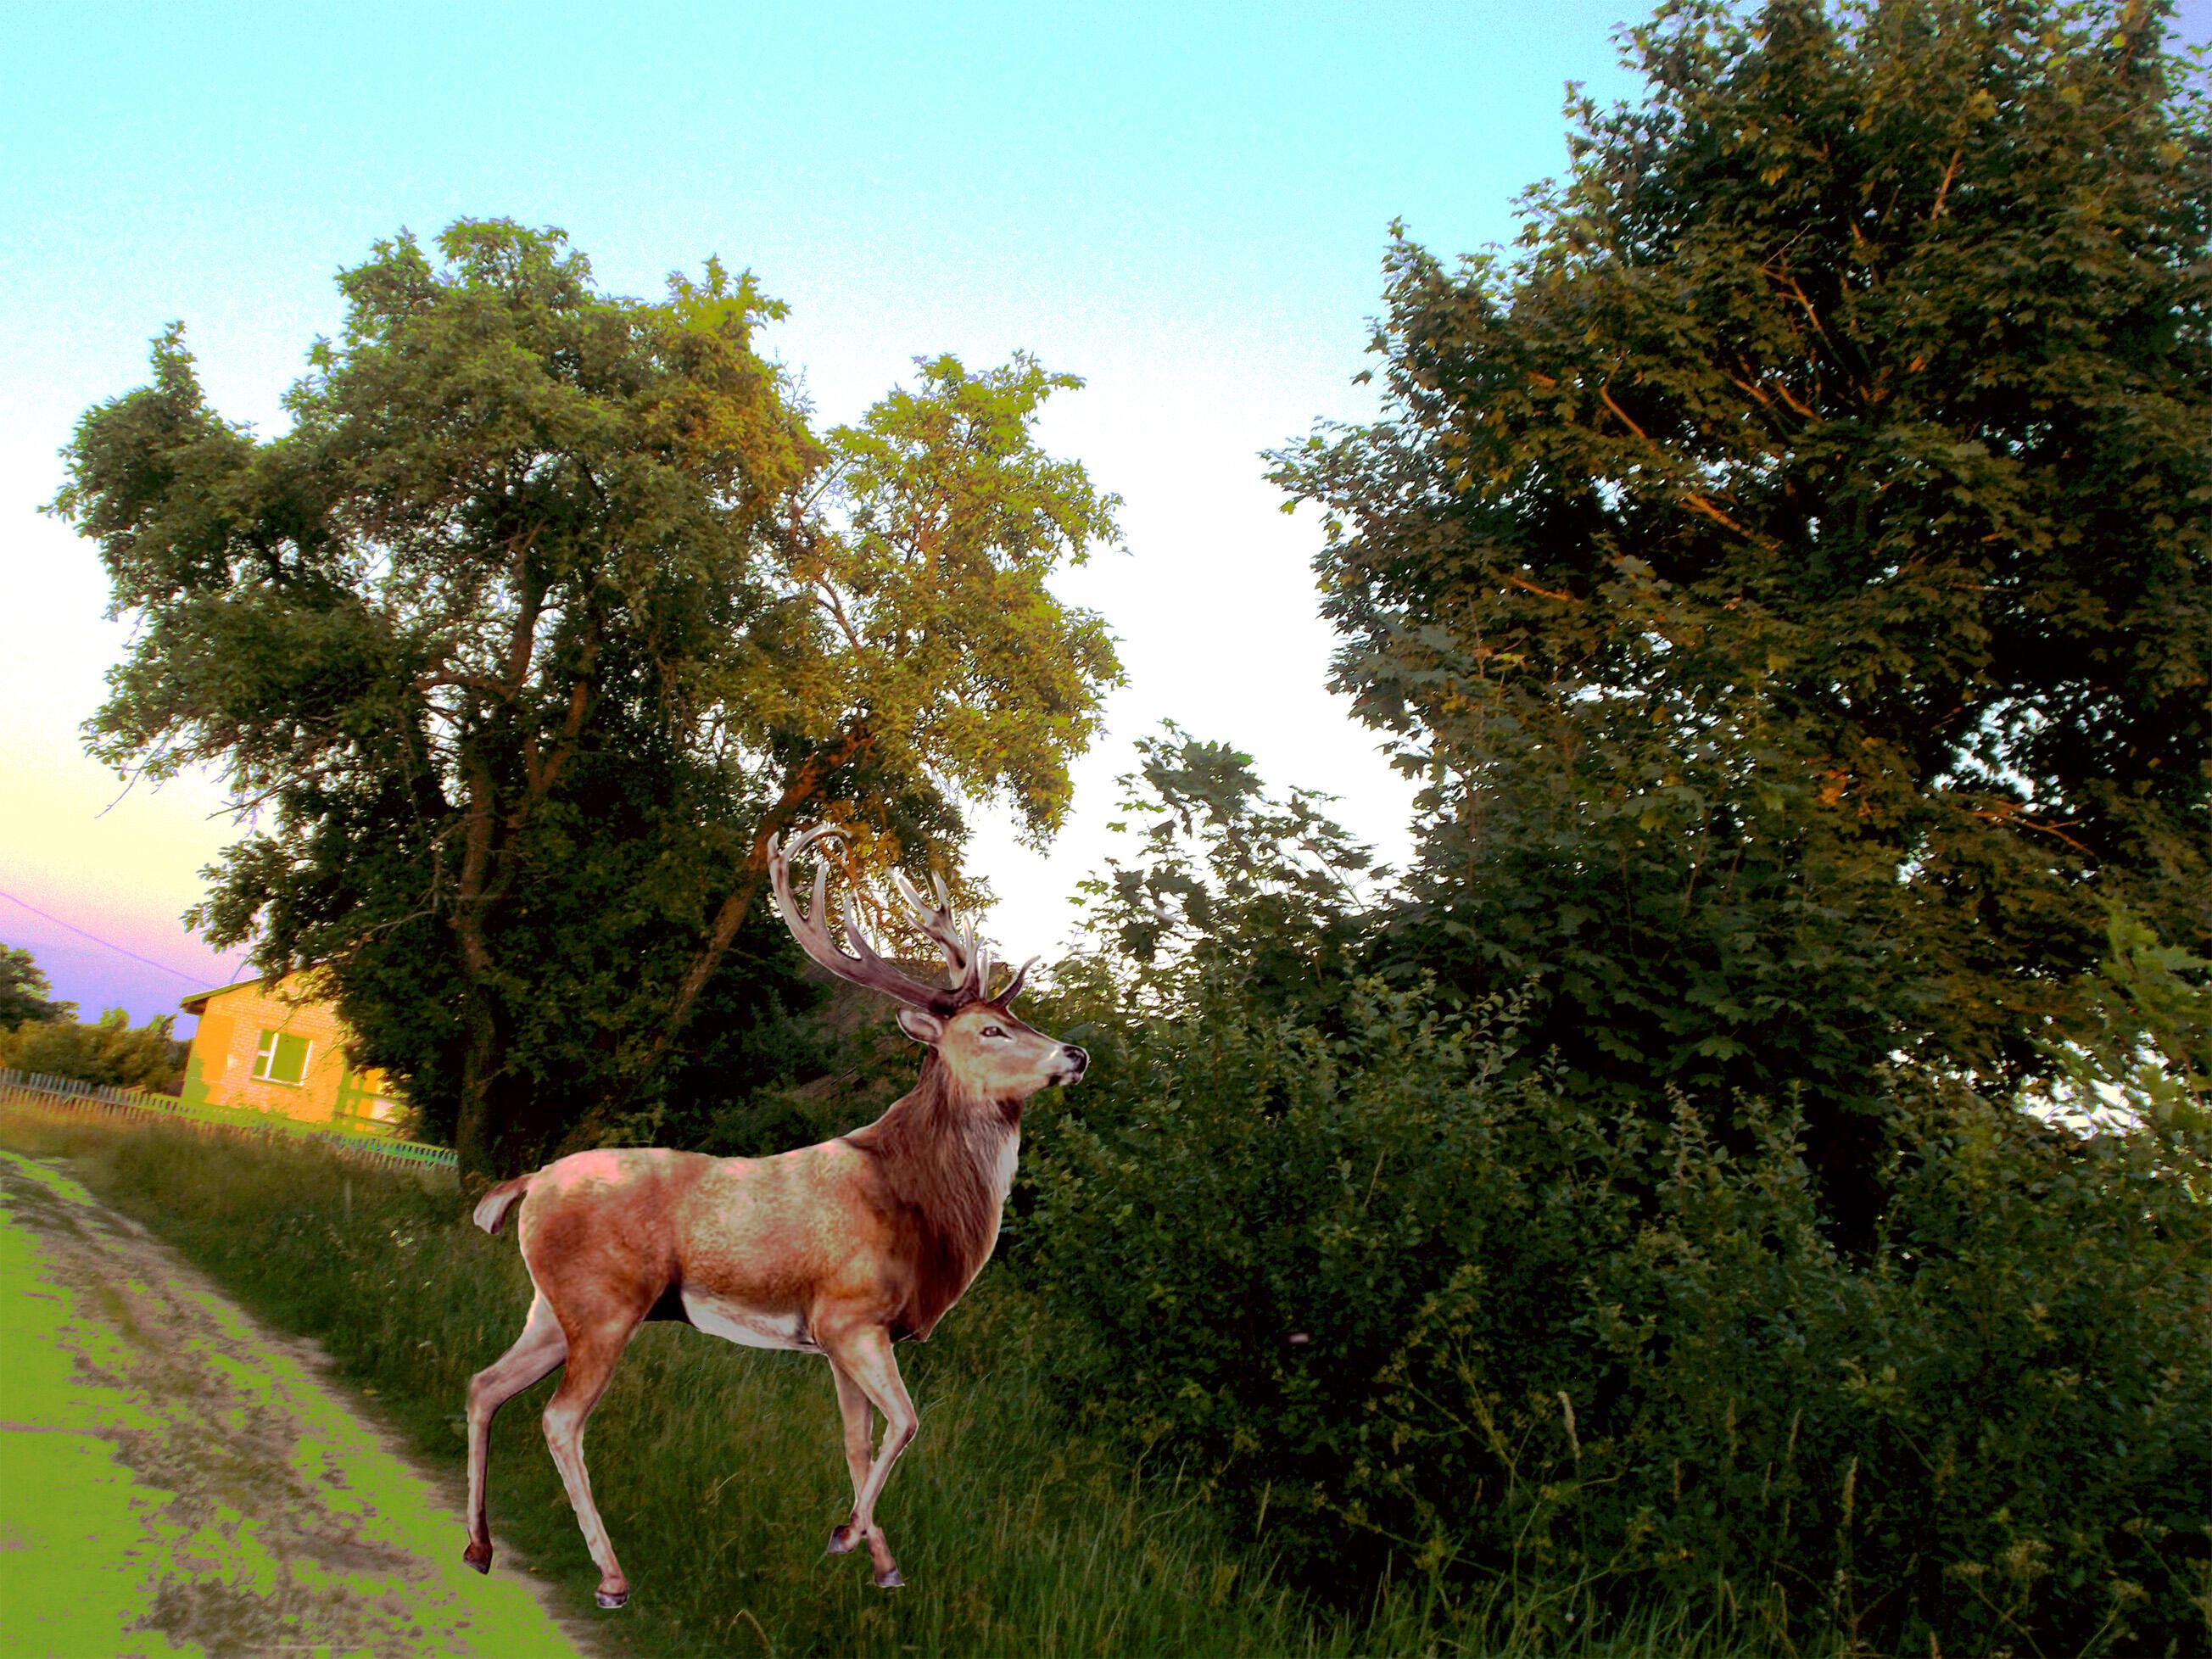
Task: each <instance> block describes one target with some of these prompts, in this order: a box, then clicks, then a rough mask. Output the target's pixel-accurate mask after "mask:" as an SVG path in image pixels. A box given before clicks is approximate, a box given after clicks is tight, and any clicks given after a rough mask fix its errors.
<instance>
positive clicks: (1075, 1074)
mask: <svg viewBox="0 0 2212 1659" xmlns="http://www.w3.org/2000/svg"><path fill="white" fill-rule="evenodd" d="M1060 1058H1061V1059H1062V1060H1065V1061H1066V1062H1067V1065H1068V1066H1069V1068H1070V1069H1069V1071H1068V1073H1067V1080H1068V1081H1069V1082H1070V1083H1073V1082H1074V1081H1075V1079H1078V1078H1079V1077H1081V1076H1082V1075H1083V1073H1085V1071H1087V1070H1088V1069H1089V1068H1090V1066H1091V1056H1090V1055H1089V1054H1085V1053H1084V1051H1083V1050H1082V1049H1080V1048H1077V1047H1076V1046H1075V1045H1074V1044H1073V1043H1072V1042H1064V1043H1062V1044H1061V1045H1060Z"/></svg>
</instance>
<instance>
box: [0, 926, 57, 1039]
mask: <svg viewBox="0 0 2212 1659" xmlns="http://www.w3.org/2000/svg"><path fill="white" fill-rule="evenodd" d="M53 988H54V987H52V985H50V984H48V983H47V982H46V974H45V972H44V971H43V970H42V969H40V966H39V964H38V963H36V962H34V961H33V960H32V958H31V953H30V952H29V951H26V950H24V949H23V948H22V947H21V945H0V1031H6V1030H11V1029H13V1028H14V1027H15V1026H18V1025H21V1024H23V1022H24V1021H26V1020H37V1021H40V1022H41V1023H45V1022H49V1021H55V1020H68V1019H74V1018H76V1004H75V1003H74V1002H57V1001H56V1000H54V999H53V996H52V991H53Z"/></svg>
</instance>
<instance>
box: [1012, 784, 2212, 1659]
mask: <svg viewBox="0 0 2212 1659" xmlns="http://www.w3.org/2000/svg"><path fill="white" fill-rule="evenodd" d="M1160 781H1162V780H1156V781H1155V785H1156V787H1158V784H1159V782H1160ZM1258 799H1259V798H1258V797H1257V796H1256V795H1255V794H1248V795H1246V796H1244V797H1243V801H1244V805H1243V809H1242V810H1243V813H1244V815H1245V817H1244V823H1245V826H1246V827H1249V824H1250V823H1253V822H1255V821H1257V820H1258V819H1259V818H1260V817H1263V816H1264V815H1265V812H1266V810H1267V809H1266V808H1265V806H1264V805H1263V804H1255V802H1257V801H1258ZM1235 827H1236V826H1234V825H1232V826H1231V831H1232V832H1229V833H1225V832H1224V831H1223V830H1222V829H1219V828H1216V829H1213V830H1212V832H1211V834H1210V836H1209V838H1208V841H1207V843H1206V847H1205V848H1204V849H1203V850H1202V851H1201V850H1198V849H1194V848H1189V847H1188V845H1184V846H1182V847H1178V848H1172V849H1170V857H1169V859H1168V863H1169V865H1170V867H1179V868H1182V869H1185V870H1191V869H1195V870H1197V871H1199V872H1203V876H1204V884H1205V885H1207V886H1209V887H1218V886H1224V885H1227V884H1232V883H1233V882H1234V881H1235V880H1236V879H1237V878H1238V874H1239V866H1241V865H1242V864H1243V862H1244V861H1245V859H1246V854H1244V853H1243V851H1242V850H1240V849H1242V848H1245V847H1247V846H1249V842H1250V838H1249V837H1248V836H1244V835H1242V834H1238V833H1234V832H1233V830H1234V829H1235ZM1159 844H1160V843H1159V840H1158V838H1157V837H1156V838H1155V839H1154V840H1153V842H1152V848H1153V849H1154V850H1158V847H1159ZM1142 885H1143V884H1142V883H1141V882H1139V884H1138V887H1139V890H1142ZM1117 892H1118V889H1117V888H1115V887H1114V886H1112V885H1110V884H1109V885H1108V886H1107V887H1106V888H1105V889H1104V891H1103V893H1102V894H1101V899H1102V902H1103V903H1105V904H1106V905H1107V906H1108V908H1109V913H1110V911H1111V908H1112V906H1113V904H1114V903H1115V897H1114V896H1115V894H1116V893H1117ZM1217 914H1218V915H1223V916H1225V917H1228V918H1230V919H1231V921H1233V920H1234V919H1235V918H1236V916H1237V912H1235V911H1234V910H1228V911H1224V912H1219V913H1217ZM1245 943H1246V941H1245V940H1243V939H1241V938H1240V937H1238V936H1237V934H1236V933H1233V932H1230V931H1226V930H1225V931H1224V932H1222V933H1217V934H1215V935H1214V936H1213V937H1212V938H1211V939H1209V940H1206V941H1205V942H1204V943H1203V944H1202V945H1200V944H1198V943H1195V942H1194V944H1193V945H1192V947H1191V949H1190V951H1189V954H1190V955H1191V957H1193V958H1194V959H1196V960H1202V961H1204V962H1206V963H1210V964H1212V970H1211V971H1206V972H1199V973H1193V974H1190V975H1185V976H1184V977H1182V978H1181V979H1180V980H1178V981H1176V986H1175V988H1174V994H1173V995H1172V996H1171V997H1170V998H1167V999H1165V1000H1158V999H1155V1000H1152V1001H1150V1002H1149V1003H1147V1004H1146V1006H1144V1008H1143V1011H1142V1012H1141V1015H1140V1016H1139V1017H1137V1018H1117V1017H1116V1016H1115V1014H1114V1013H1112V1012H1110V1011H1107V1010H1102V1011H1101V1012H1099V1013H1098V1014H1097V1018H1099V1019H1100V1020H1101V1022H1102V1026H1103V1029H1102V1030H1100V1031H1099V1032H1098V1033H1097V1036H1087V1037H1086V1041H1089V1042H1091V1045H1092V1049H1093V1053H1094V1054H1095V1055H1096V1056H1097V1060H1098V1063H1097V1065H1096V1066H1095V1067H1094V1070H1093V1073H1092V1074H1091V1076H1090V1077H1089V1078H1087V1079H1085V1084H1084V1086H1083V1089H1082V1091H1080V1092H1079V1094H1075V1095H1071V1096H1070V1097H1069V1098H1068V1101H1067V1103H1066V1105H1065V1106H1057V1105H1056V1107H1055V1109H1054V1110H1051V1111H1040V1112H1036V1113H1033V1114H1031V1115H1030V1122H1029V1131H1028V1133H1029V1137H1030V1152H1029V1154H1028V1157H1027V1158H1026V1160H1025V1163H1024V1170H1025V1172H1026V1173H1027V1176H1028V1179H1029V1182H1030V1188H1031V1190H1030V1192H1029V1194H1027V1195H1026V1202H1025V1204H1024V1208H1023V1212H1022V1215H1021V1219H1020V1223H1019V1225H1018V1226H1017V1227H1016V1228H1015V1229H1014V1230H1013V1231H1012V1234H1011V1236H1010V1237H1011V1250H1012V1259H1013V1261H1014V1262H1015V1264H1016V1266H1017V1267H1018V1271H1019V1272H1020V1273H1022V1275H1023V1276H1024V1279H1026V1281H1027V1282H1028V1283H1029V1284H1030V1285H1031V1286H1032V1287H1033V1288H1034V1289H1035V1290H1036V1292H1037V1294H1038V1295H1039V1297H1041V1299H1042V1301H1043V1302H1044V1304H1046V1305H1047V1306H1048V1307H1049V1308H1050V1309H1051V1310H1052V1311H1053V1313H1054V1315H1055V1316H1056V1318H1055V1321H1054V1324H1053V1325H1052V1326H1051V1327H1050V1328H1049V1330H1048V1341H1047V1344H1046V1346H1045V1349H1044V1353H1043V1363H1045V1364H1047V1365H1048V1368H1049V1370H1050V1373H1051V1376H1052V1378H1053V1382H1054V1387H1055V1389H1056V1390H1057V1391H1058V1393H1059V1394H1060V1397H1061V1399H1062V1400H1063V1401H1064V1402H1065V1404H1066V1407H1067V1408H1068V1409H1069V1411H1070V1412H1071V1414H1072V1415H1073V1417H1074V1418H1075V1419H1076V1420H1078V1421H1079V1422H1080V1423H1082V1424H1084V1425H1086V1426H1087V1427H1088V1428H1089V1429H1090V1430H1091V1431H1092V1432H1096V1433H1100V1434H1104V1435H1109V1436H1113V1437H1118V1438H1119V1439H1120V1440H1121V1443H1123V1444H1125V1445H1126V1446H1127V1447H1128V1448H1129V1449H1130V1452H1131V1453H1132V1455H1140V1456H1142V1457H1144V1458H1145V1459H1146V1462H1147V1463H1148V1465H1149V1466H1151V1467H1155V1468H1158V1467H1176V1468H1182V1469H1183V1470H1185V1471H1186V1472H1187V1473H1188V1474H1194V1475H1197V1476H1199V1477H1200V1479H1202V1480H1205V1481H1206V1483H1208V1486H1209V1487H1210V1489H1211V1490H1212V1492H1213V1495H1214V1499H1215V1501H1216V1502H1217V1503H1226V1504H1237V1505H1240V1506H1245V1507H1253V1508H1256V1509H1259V1510H1263V1511H1264V1514H1265V1516H1266V1517H1267V1533H1266V1534H1265V1535H1266V1537H1267V1541H1268V1543H1269V1544H1270V1546H1271V1547H1273V1548H1274V1549H1275V1550H1276V1551H1278V1552H1279V1553H1280V1554H1281V1555H1282V1556H1283V1557H1284V1558H1285V1559H1286V1561H1287V1564H1288V1565H1290V1567H1291V1571H1292V1573H1293V1577H1294V1579H1295V1580H1297V1581H1298V1582H1306V1583H1335V1584H1338V1585H1340V1586H1341V1587H1342V1589H1343V1590H1344V1593H1345V1594H1346V1595H1347V1596H1356V1595H1359V1594H1361V1593H1363V1589H1362V1587H1364V1586H1365V1585H1369V1584H1371V1583H1374V1582H1375V1581H1376V1577H1378V1576H1380V1575H1383V1574H1384V1573H1386V1572H1388V1573H1392V1574H1395V1575H1396V1576H1399V1577H1406V1576H1408V1575H1410V1576H1413V1577H1415V1578H1417V1579H1425V1580H1426V1581H1428V1582H1430V1583H1433V1584H1435V1585H1436V1586H1437V1592H1438V1594H1439V1595H1441V1596H1442V1597H1443V1599H1444V1600H1445V1601H1448V1602H1461V1603H1464V1601H1466V1600H1467V1599H1468V1597H1469V1596H1471V1595H1475V1594H1477V1593H1479V1592H1478V1589H1477V1587H1482V1586H1487V1587H1490V1588H1491V1589H1492V1590H1494V1591H1501V1593H1504V1594H1505V1595H1508V1596H1509V1597H1510V1600H1511V1601H1513V1602H1514V1604H1515V1605H1516V1607H1518V1608H1519V1609H1520V1610H1521V1611H1520V1616H1521V1617H1522V1620H1524V1621H1525V1624H1526V1627H1527V1628H1528V1630H1529V1631H1530V1632H1532V1634H1533V1635H1534V1639H1535V1640H1537V1641H1538V1642H1539V1643H1540V1644H1541V1642H1543V1641H1546V1640H1550V1641H1555V1642H1563V1641H1565V1640H1566V1639H1568V1638H1570V1637H1571V1636H1575V1635H1582V1634H1587V1633H1588V1632H1591V1631H1592V1630H1593V1629H1595V1630H1600V1631H1603V1630H1610V1629H1614V1628H1617V1627H1620V1625H1621V1623H1622V1621H1627V1620H1632V1619H1633V1618H1634V1617H1635V1616H1636V1613H1635V1610H1636V1609H1638V1608H1648V1607H1653V1606H1664V1607H1697V1608H1701V1609H1703V1610H1705V1613H1707V1614H1708V1615H1709V1616H1710V1617H1711V1619H1712V1620H1714V1621H1715V1624H1716V1626H1717V1629H1719V1630H1720V1631H1722V1632H1728V1633H1731V1634H1732V1636H1733V1638H1735V1639H1741V1640H1746V1641H1749V1642H1751V1643H1753V1644H1755V1645H1759V1646H1763V1647H1765V1648H1766V1649H1768V1650H1779V1649H1783V1648H1784V1647H1802V1646H1804V1645H1807V1644H1822V1643H1830V1642H1832V1643H1836V1644H1842V1645H1844V1646H1847V1647H1850V1648H1853V1649H1854V1650H1864V1649H1865V1648H1867V1647H1869V1646H1870V1647H1872V1648H1873V1649H1874V1650H1879V1651H1909V1652H1919V1651H1923V1650H1928V1649H1929V1647H1930V1644H1931V1643H1933V1644H1936V1645H1937V1646H1940V1648H1941V1649H1942V1650H1946V1651H1975V1652H1985V1651H1992V1650H2007V1649H2027V1650H2043V1651H2067V1652H2075V1651H2087V1650H2150V1651H2156V1650H2160V1649H2162V1648H2164V1647H2166V1645H2167V1644H2178V1645H2179V1647H2180V1648H2181V1649H2183V1650H2190V1649H2193V1648H2195V1647H2199V1646H2202V1645H2203V1644H2204V1643H2205V1641H2206V1640H2207V1639H2208V1638H2212V1512H2208V1511H2207V1509H2206V1506H2205V1504H2204V1499H2203V1494H2204V1493H2205V1492H2207V1491H2212V1209H2208V1208H2207V1207H2206V1206H2205V1204H2204V1203H2203V1193H2204V1192H2205V1191H2206V1190H2207V1187H2206V1184H2205V1183H2206V1180H2207V1176H2208V1175H2212V1162H2208V1159H2212V1141H2208V1140H2207V1139H2206V1138H2205V1137H2204V1136H2203V1134H2202V1133H2198V1132H2197V1131H2196V1130H2194V1129H2191V1127H2188V1126H2187V1125H2185V1124H2182V1123H2179V1122H2173V1121H2169V1122H2166V1123H2165V1124H2162V1125H2153V1126H2149V1127H2137V1128H2135V1129H2133V1130H2132V1131H2130V1133H2107V1134H2103V1135H2098V1136H2094V1137H2091V1138H2088V1139H2076V1138H2075V1137H2074V1136H2072V1135H2069V1134H2067V1133H2061V1132H2058V1131H2055V1130H2052V1129H2051V1128H2049V1127H2045V1125H2044V1124H2043V1123H2041V1122H2040V1121H2038V1120H2036V1119H2034V1118H2032V1117H2029V1116H2027V1115H2022V1114H2019V1113H2014V1112H2004V1113H1992V1112H1991V1111H1990V1109H1989V1108H1988V1107H1987V1105H1986V1104H1985V1103H1981V1102H1978V1101H1975V1100H1972V1098H1971V1097H1966V1096H1965V1094H1964V1091H1959V1092H1958V1094H1957V1095H1956V1096H1954V1098H1952V1099H1950V1100H1948V1101H1947V1102H1943V1103H1937V1104H1936V1105H1933V1106H1930V1105H1928V1104H1925V1103H1921V1102H1919V1101H1918V1100H1917V1098H1916V1101H1915V1102H1914V1103H1905V1102H1899V1103H1893V1108H1892V1109H1893V1111H1894V1112H1895V1113H1896V1115H1898V1116H1899V1118H1900V1120H1903V1121H1909V1122H1910V1123H1911V1127H1912V1133H1911V1136H1910V1137H1909V1139H1906V1140H1905V1145H1906V1146H1908V1147H1909V1151H1908V1152H1905V1154H1903V1155H1902V1156H1900V1158H1899V1162H1898V1163H1897V1164H1896V1165H1895V1166H1894V1167H1893V1168H1892V1169H1889V1170H1885V1171H1884V1175H1885V1178H1886V1181H1887V1183H1888V1184H1889V1186H1890V1187H1891V1188H1892V1189H1893V1198H1892V1200H1891V1202H1890V1205H1889V1207H1888V1210H1887V1217H1886V1219H1885V1221H1884V1224H1883V1225H1882V1228H1881V1230H1880V1231H1878V1233H1877V1235H1876V1237H1875V1238H1874V1239H1873V1240H1872V1241H1871V1243H1870V1244H1869V1246H1868V1248H1867V1249H1865V1250H1863V1252H1859V1253H1856V1254H1850V1255H1846V1254H1844V1253H1841V1252H1839V1251H1838V1249H1837V1248H1836V1246H1835V1245H1834V1244H1833V1243H1832V1242H1831V1240H1830V1238H1829V1237H1828V1236H1827V1232H1826V1228H1825V1227H1824V1225H1823V1218H1822V1213H1821V1210H1820V1205H1819V1203H1818V1201H1817V1194H1816V1187H1815V1182H1814V1179H1813V1177H1812V1175H1811V1173H1810V1172H1809V1170H1808V1167H1807V1164H1806V1162H1805V1159H1804V1156H1803V1136H1804V1133H1805V1126H1804V1124H1803V1121H1802V1119H1801V1118H1799V1117H1797V1116H1796V1115H1792V1114H1791V1113H1790V1112H1788V1111H1784V1110H1777V1109H1770V1108H1767V1107H1765V1106H1762V1105H1759V1104H1757V1103H1747V1102H1743V1101H1734V1102H1729V1103H1727V1104H1728V1109H1727V1111H1725V1112H1724V1113H1723V1112H1720V1111H1717V1110H1716V1109H1713V1107H1712V1106H1711V1104H1710V1103H1704V1102H1696V1101H1693V1100H1692V1099H1690V1098H1687V1097H1684V1096H1682V1095H1680V1094H1679V1093H1678V1094H1675V1095H1674V1096H1673V1097H1671V1098H1670V1100H1669V1101H1668V1103H1667V1106H1666V1109H1665V1111H1664V1112H1663V1114H1662V1113H1637V1112H1620V1111H1616V1110H1612V1109H1607V1108H1606V1107H1605V1106H1604V1105H1602V1104H1601V1103H1599V1102H1597V1101H1596V1100H1595V1099H1593V1098H1592V1097H1591V1096H1590V1095H1589V1093H1588V1092H1587V1091H1575V1090H1572V1089H1570V1088H1567V1087H1565V1079H1564V1078H1563V1076H1562V1075H1561V1073H1563V1071H1564V1069H1565V1068H1564V1067H1562V1066H1528V1065H1526V1064H1522V1063H1517V1062H1516V1058H1515V1050H1516V1047H1517V1046H1518V1045H1519V1044H1521V1043H1522V1042H1525V1041H1526V1035H1525V1030H1524V1027H1523V1020H1524V1018H1525V1005H1524V1004H1523V1002H1522V1000H1520V999H1516V998H1502V999H1498V1000H1492V1002H1491V1003H1489V1004H1487V1005H1486V1006H1481V1007H1480V1008H1477V1009H1475V1010H1473V1011H1469V1010H1468V1009H1467V1008H1466V1007H1465V1006H1464V1005H1463V1004H1459V1003H1455V1002H1454V1001H1451V1000H1446V999H1443V998H1441V997H1440V996H1439V995H1438V994H1437V990H1436V987H1434V986H1433V985H1431V984H1429V983H1426V982H1415V983H1412V984H1392V983H1389V982H1386V981H1383V980H1380V979H1376V978H1372V977H1368V978H1361V977H1356V976H1355V977H1352V978H1349V979H1340V980H1339V981H1338V983H1337V986H1336V990H1335V994H1334V995H1331V996H1328V997H1326V998H1323V999H1319V1000H1308V1001H1305V1002H1304V1003H1289V1004H1286V1003H1285V1000H1284V999H1283V998H1282V997H1281V995H1280V994H1279V987H1276V986H1275V985H1274V984H1273V983H1272V982H1271V981H1269V980H1268V979H1267V977H1266V976H1265V975H1262V974H1261V973H1259V972H1257V971H1256V970H1255V972H1254V973H1252V974H1251V975H1249V976H1248V975H1243V974H1240V973H1239V972H1238V971H1237V967H1238V964H1240V963H1248V962H1250V963H1257V962H1259V961H1261V959H1262V957H1261V953H1258V952H1255V951H1246V950H1245V949H1243V945H1244V944H1245ZM1148 972H1149V965H1148V964H1147V963H1146V962H1145V961H1144V960H1143V958H1142V957H1141V955H1138V954H1134V953H1133V954H1132V956H1131V957H1129V958H1127V959H1125V960H1124V961H1123V962H1122V963H1121V964H1120V974H1121V981H1122V982H1123V983H1125V984H1127V985H1135V984H1137V983H1139V982H1143V981H1145V976H1146V975H1147V974H1148ZM1085 995H1094V996H1095V989H1093V988H1083V989H1079V990H1077V991H1075V992H1073V993H1072V994H1071V1000H1070V1003H1069V1004H1068V1005H1064V1007H1063V1011H1062V1012H1065V1011H1066V1009H1067V1008H1072V1007H1073V1006H1075V1005H1076V1004H1077V1003H1078V1002H1079V1000H1080V999H1081V998H1082V997H1083V996H1085ZM1316 1010H1318V1011H1320V1014H1319V1017H1318V1018H1317V1017H1316ZM1723 1121H1725V1122H1726V1123H1727V1124H1728V1125H1729V1127H1730V1128H1731V1132H1732V1133H1731V1140H1732V1142H1733V1143H1734V1144H1733V1145H1726V1144H1723V1141H1722V1139H1721V1138H1720V1137H1719V1135H1718V1134H1717V1128H1718V1127H1719V1126H1720V1125H1721V1124H1722V1123H1723Z"/></svg>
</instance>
